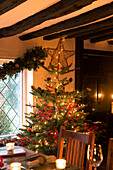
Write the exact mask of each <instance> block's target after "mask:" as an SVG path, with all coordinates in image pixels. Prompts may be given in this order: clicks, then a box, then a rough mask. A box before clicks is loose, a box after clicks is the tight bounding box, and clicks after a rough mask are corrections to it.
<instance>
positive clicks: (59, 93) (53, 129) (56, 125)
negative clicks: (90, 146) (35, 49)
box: [18, 39, 94, 154]
mask: <svg viewBox="0 0 113 170" xmlns="http://www.w3.org/2000/svg"><path fill="white" fill-rule="evenodd" d="M46 51H47V53H48V54H50V55H51V61H50V64H49V67H45V66H44V65H43V66H42V67H43V68H44V69H46V70H47V71H48V72H49V73H51V74H52V75H54V77H53V78H51V77H48V78H47V79H46V80H45V82H46V85H45V89H42V88H41V87H38V88H36V87H34V86H32V87H31V94H32V95H34V96H35V97H36V105H35V106H31V105H28V106H30V107H33V109H34V110H33V112H32V113H25V115H26V121H27V125H24V128H23V129H21V133H20V134H18V136H19V137H20V138H21V143H20V145H24V146H25V145H27V146H28V148H29V149H31V150H35V151H39V152H40V151H41V152H43V153H46V154H56V150H57V144H58V134H59V129H60V126H61V125H62V126H65V128H66V129H69V130H73V131H79V132H85V131H92V130H94V128H93V129H92V127H91V128H90V130H89V126H88V125H87V124H86V115H87V114H86V113H84V107H85V105H84V104H83V103H82V101H83V99H84V96H85V95H86V92H85V91H84V92H83V91H82V92H79V91H77V90H75V91H72V92H69V91H66V90H65V87H66V85H68V84H70V83H71V82H72V78H71V77H70V78H69V79H67V77H63V78H60V76H61V75H66V74H67V73H69V72H73V71H75V70H76V69H71V66H72V63H71V64H69V65H68V62H67V59H68V58H69V57H71V56H72V55H73V54H74V53H73V52H71V51H66V50H64V46H63V39H60V41H59V43H58V46H57V48H56V49H55V50H53V49H46Z"/></svg>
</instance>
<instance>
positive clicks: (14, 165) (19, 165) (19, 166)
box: [10, 162, 21, 170]
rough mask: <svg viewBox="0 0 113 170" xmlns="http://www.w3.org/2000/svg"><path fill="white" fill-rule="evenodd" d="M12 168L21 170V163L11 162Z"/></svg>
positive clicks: (11, 169)
mask: <svg viewBox="0 0 113 170" xmlns="http://www.w3.org/2000/svg"><path fill="white" fill-rule="evenodd" d="M10 170H21V163H19V162H13V163H11V164H10Z"/></svg>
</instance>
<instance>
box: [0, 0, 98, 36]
mask: <svg viewBox="0 0 113 170" xmlns="http://www.w3.org/2000/svg"><path fill="white" fill-rule="evenodd" d="M12 1H13V0H12ZM93 1H95V0H87V1H86V0H61V1H59V2H57V3H56V4H54V5H52V6H50V7H48V8H46V9H44V10H42V11H40V12H38V13H36V14H34V15H32V16H30V17H28V18H26V19H24V20H22V21H20V22H18V23H16V24H14V25H12V26H9V27H5V28H2V29H0V38H3V37H9V36H13V35H16V34H19V33H21V32H23V31H25V30H27V29H30V28H32V27H34V26H36V25H39V24H41V23H42V22H44V21H46V20H50V19H54V18H57V17H60V16H63V15H66V14H69V13H71V12H73V11H76V10H78V9H80V8H82V7H84V6H86V5H89V4H91V3H92V2H93Z"/></svg>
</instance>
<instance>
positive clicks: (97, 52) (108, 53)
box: [83, 49, 113, 57]
mask: <svg viewBox="0 0 113 170" xmlns="http://www.w3.org/2000/svg"><path fill="white" fill-rule="evenodd" d="M83 55H84V56H85V55H86V56H98V57H99V56H100V57H113V52H112V51H101V50H93V49H83Z"/></svg>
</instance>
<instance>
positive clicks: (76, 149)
mask: <svg viewBox="0 0 113 170" xmlns="http://www.w3.org/2000/svg"><path fill="white" fill-rule="evenodd" d="M64 141H65V142H66V147H65V159H66V162H67V163H69V164H72V165H74V166H76V167H79V168H80V170H83V167H84V157H85V148H86V144H87V145H88V144H94V141H95V134H94V133H91V134H82V133H78V132H73V131H69V130H65V128H64V127H61V128H60V135H59V143H58V152H57V158H62V157H63V149H62V148H63V145H64V143H65V142H64ZM60 147H61V149H60ZM91 169H92V168H91V166H90V165H89V163H88V162H87V163H86V170H91Z"/></svg>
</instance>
